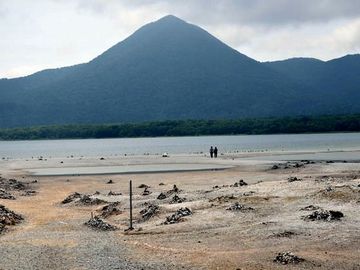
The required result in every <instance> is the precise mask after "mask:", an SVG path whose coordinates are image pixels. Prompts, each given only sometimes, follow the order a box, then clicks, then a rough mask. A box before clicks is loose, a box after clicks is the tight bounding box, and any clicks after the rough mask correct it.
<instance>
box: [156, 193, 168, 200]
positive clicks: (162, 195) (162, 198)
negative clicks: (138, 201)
mask: <svg viewBox="0 0 360 270" xmlns="http://www.w3.org/2000/svg"><path fill="white" fill-rule="evenodd" d="M157 199H158V200H165V199H166V194H165V193H163V192H161V193H160V194H159V196H157Z"/></svg>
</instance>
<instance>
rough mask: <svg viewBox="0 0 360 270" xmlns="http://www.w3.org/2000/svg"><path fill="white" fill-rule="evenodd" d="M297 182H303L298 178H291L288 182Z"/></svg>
mask: <svg viewBox="0 0 360 270" xmlns="http://www.w3.org/2000/svg"><path fill="white" fill-rule="evenodd" d="M295 181H302V179H301V178H297V177H296V176H290V177H289V178H288V182H289V183H291V182H295Z"/></svg>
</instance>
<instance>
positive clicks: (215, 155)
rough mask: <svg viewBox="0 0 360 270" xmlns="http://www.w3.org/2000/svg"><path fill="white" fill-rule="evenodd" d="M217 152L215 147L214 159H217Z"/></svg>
mask: <svg viewBox="0 0 360 270" xmlns="http://www.w3.org/2000/svg"><path fill="white" fill-rule="evenodd" d="M217 152H218V149H217V147H216V146H215V148H214V158H217Z"/></svg>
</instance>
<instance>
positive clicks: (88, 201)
mask: <svg viewBox="0 0 360 270" xmlns="http://www.w3.org/2000/svg"><path fill="white" fill-rule="evenodd" d="M104 203H107V201H104V200H101V199H98V198H92V197H90V196H88V195H82V196H81V198H80V199H79V200H78V201H77V202H76V204H78V205H99V204H104Z"/></svg>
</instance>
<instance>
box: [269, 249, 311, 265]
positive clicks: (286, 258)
mask: <svg viewBox="0 0 360 270" xmlns="http://www.w3.org/2000/svg"><path fill="white" fill-rule="evenodd" d="M303 261H305V260H304V259H303V258H300V257H298V256H296V255H294V254H293V253H292V252H289V251H287V252H281V253H279V254H278V255H277V256H276V257H275V259H274V262H276V263H281V264H289V263H290V264H298V263H300V262H303Z"/></svg>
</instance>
